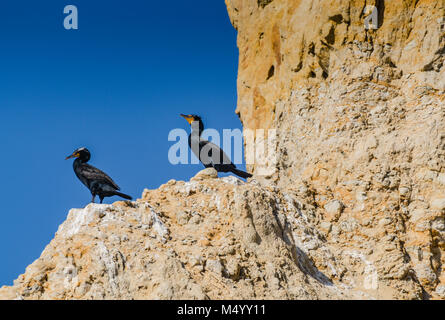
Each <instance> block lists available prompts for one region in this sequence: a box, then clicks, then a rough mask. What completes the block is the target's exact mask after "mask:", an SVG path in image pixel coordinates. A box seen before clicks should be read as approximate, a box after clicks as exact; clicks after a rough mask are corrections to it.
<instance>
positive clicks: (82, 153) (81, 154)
mask: <svg viewBox="0 0 445 320" xmlns="http://www.w3.org/2000/svg"><path fill="white" fill-rule="evenodd" d="M72 158H79V159H80V160H82V161H83V162H88V161H89V160H90V158H91V153H90V151H88V149H87V148H79V149H77V150H75V151H74V152H73V153H72V154H71V155H70V156H68V157H66V159H65V160H68V159H72Z"/></svg>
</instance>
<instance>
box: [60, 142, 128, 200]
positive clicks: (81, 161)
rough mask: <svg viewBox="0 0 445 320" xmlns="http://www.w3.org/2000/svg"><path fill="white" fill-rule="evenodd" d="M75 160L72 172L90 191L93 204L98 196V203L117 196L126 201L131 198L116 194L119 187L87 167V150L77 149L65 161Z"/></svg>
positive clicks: (89, 166)
mask: <svg viewBox="0 0 445 320" xmlns="http://www.w3.org/2000/svg"><path fill="white" fill-rule="evenodd" d="M71 158H76V160H74V163H73V168H74V172H75V173H76V176H77V177H78V178H79V180H80V181H81V182H82V183H83V184H84V185H85V186H86V187H87V188H88V189H90V191H91V194H92V195H93V199H92V200H91V202H92V203H94V199H95V198H96V196H99V198H100V203H102V202H103V200H104V198H105V197H112V196H119V197H122V198H125V199H128V200H132V198H131V197H130V196H128V195H126V194H123V193H120V192H118V190H120V188H119V186H118V185H117V184H116V183H115V182H114V181H113V180H112V179H111V178H110V177H109V176H108V175H107V174H106V173H104V172H102V171H101V170H99V169H97V168H95V167H93V166H91V165H89V164H88V163H87V162H88V161H89V160H90V158H91V154H90V152H89V151H88V149H87V148H79V149H77V150H76V151H74V152H73V154H72V155H70V156H68V157H66V160H68V159H71Z"/></svg>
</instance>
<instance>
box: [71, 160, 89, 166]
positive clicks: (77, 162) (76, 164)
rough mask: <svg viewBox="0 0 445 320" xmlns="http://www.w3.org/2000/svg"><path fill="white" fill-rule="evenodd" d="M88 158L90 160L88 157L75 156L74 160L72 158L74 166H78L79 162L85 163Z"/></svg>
mask: <svg viewBox="0 0 445 320" xmlns="http://www.w3.org/2000/svg"><path fill="white" fill-rule="evenodd" d="M88 160H90V159H85V158H77V159H76V160H74V166H78V165H79V164H83V163H87V162H88Z"/></svg>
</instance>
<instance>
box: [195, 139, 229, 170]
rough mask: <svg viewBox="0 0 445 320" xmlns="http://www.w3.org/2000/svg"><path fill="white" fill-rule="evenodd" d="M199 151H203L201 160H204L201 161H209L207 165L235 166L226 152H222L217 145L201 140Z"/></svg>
mask: <svg viewBox="0 0 445 320" xmlns="http://www.w3.org/2000/svg"><path fill="white" fill-rule="evenodd" d="M204 148H205V149H204ZM199 149H200V150H201V159H202V160H201V161H203V160H207V161H209V162H207V163H210V162H211V163H213V164H216V165H220V164H226V165H233V164H232V161H231V160H230V158H229V157H228V156H227V154H226V153H225V152H224V150H222V149H221V148H220V147H218V146H217V145H216V144H214V143H212V142H210V141H207V140H204V139H201V140H200V141H199ZM203 162H204V161H203Z"/></svg>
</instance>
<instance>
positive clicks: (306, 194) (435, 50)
mask: <svg viewBox="0 0 445 320" xmlns="http://www.w3.org/2000/svg"><path fill="white" fill-rule="evenodd" d="M226 4H227V7H228V11H229V15H230V18H231V21H232V23H233V25H234V27H235V28H236V29H237V30H238V47H239V50H240V63H239V77H238V92H239V101H238V108H237V110H236V112H237V113H238V114H239V116H240V119H241V120H242V122H243V125H244V128H245V129H274V130H276V132H277V134H276V139H275V140H274V143H273V145H272V150H268V152H270V154H272V155H274V156H275V157H270V158H269V159H276V161H272V160H270V162H269V163H267V164H266V165H267V167H268V168H269V169H270V168H272V169H274V170H271V171H270V170H269V171H268V172H270V174H267V175H264V170H262V167H261V166H259V165H255V164H252V165H250V166H249V169H250V170H251V171H253V172H254V173H255V176H254V178H253V179H251V180H250V181H249V182H247V183H244V182H242V181H240V180H238V179H236V178H234V177H229V178H220V179H218V178H216V175H215V172H213V171H212V170H205V171H203V172H201V173H199V174H198V175H197V176H196V177H194V178H192V180H191V181H189V182H183V181H174V180H172V181H169V182H168V183H167V184H165V185H163V186H161V187H160V188H159V189H157V190H146V191H145V192H144V194H143V195H142V197H141V199H138V200H137V201H135V202H116V203H115V204H113V205H97V204H96V205H89V206H87V207H86V208H84V209H74V210H72V211H71V212H70V213H69V215H68V218H67V220H66V221H65V222H64V223H63V224H62V225H61V226H60V228H59V230H58V232H57V234H56V236H55V238H54V240H53V241H52V242H51V243H50V244H49V245H48V246H47V248H46V249H45V250H44V252H43V253H42V255H41V257H40V258H39V259H38V260H37V261H35V262H34V263H33V264H31V265H30V266H29V267H28V268H27V269H26V272H25V274H23V275H21V276H20V277H19V278H18V279H17V280H16V281H15V282H14V286H12V287H3V288H2V289H0V298H6V299H129V298H134V299H205V298H210V299H234V298H235V299H236V298H244V299H251V298H260V299H261V298H268V299H430V298H432V299H445V92H444V90H445V80H444V79H445V72H444V69H445V68H444V67H443V64H444V54H445V19H444V14H445V3H444V1H432V0H412V1H410V0H406V1H401V0H400V1H383V0H379V1H371V0H367V1H365V0H362V1H358V0H357V1H356V0H352V1H346V0H336V1H318V0H304V1H301V0H226ZM366 6H370V7H371V9H372V8H375V9H376V11H375V12H376V14H377V22H376V23H375V26H373V28H365V25H364V24H365V20H366V19H367V18H368V16H367V15H368V14H370V12H371V11H369V10H365V8H366ZM365 12H366V13H365ZM374 27H375V28H374ZM257 139H260V138H259V137H257ZM246 141H248V140H246ZM246 147H249V146H248V145H246Z"/></svg>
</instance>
